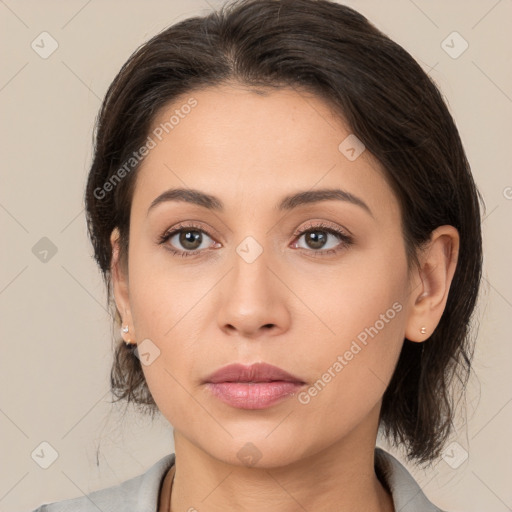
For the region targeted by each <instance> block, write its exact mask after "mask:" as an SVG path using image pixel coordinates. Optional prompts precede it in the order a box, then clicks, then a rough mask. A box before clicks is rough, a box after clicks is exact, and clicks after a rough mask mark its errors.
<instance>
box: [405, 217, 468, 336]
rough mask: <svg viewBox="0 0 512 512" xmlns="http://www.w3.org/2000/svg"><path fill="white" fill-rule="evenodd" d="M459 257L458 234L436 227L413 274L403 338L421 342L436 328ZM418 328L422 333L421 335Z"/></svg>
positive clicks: (422, 251) (451, 229) (454, 229)
mask: <svg viewBox="0 0 512 512" xmlns="http://www.w3.org/2000/svg"><path fill="white" fill-rule="evenodd" d="M458 255H459V232H458V231H457V229H456V228H455V227H453V226H448V225H446V226H440V227H438V228H437V229H435V230H434V231H432V234H431V236H430V240H429V242H428V244H427V245H426V246H425V247H424V248H423V249H422V250H421V254H420V255H419V258H418V259H419V262H420V268H419V269H418V270H417V271H416V272H415V273H414V277H413V282H415V283H416V284H413V287H412V292H411V296H410V303H409V311H410V313H409V317H408V319H407V324H406V329H405V337H406V338H407V339H408V340H410V341H415V342H423V341H425V340H426V339H427V338H429V337H430V336H431V334H432V333H433V332H434V329H435V328H436V327H437V325H438V324H439V321H440V320H441V316H442V314H443V311H444V308H445V306H446V301H447V299H448V292H449V291H450V285H451V282H452V279H453V275H454V274H455V268H456V266H457V260H458ZM422 327H424V328H425V332H424V333H422V332H421V330H422Z"/></svg>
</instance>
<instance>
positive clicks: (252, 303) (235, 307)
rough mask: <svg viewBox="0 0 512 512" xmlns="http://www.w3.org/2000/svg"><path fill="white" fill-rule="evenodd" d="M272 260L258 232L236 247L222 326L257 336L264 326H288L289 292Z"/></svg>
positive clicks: (220, 316)
mask: <svg viewBox="0 0 512 512" xmlns="http://www.w3.org/2000/svg"><path fill="white" fill-rule="evenodd" d="M262 236H263V235H260V236H258V238H261V237H262ZM262 242H263V240H262ZM272 261H273V258H272V255H271V254H270V252H269V251H267V250H266V249H265V247H264V245H263V243H260V241H259V240H257V239H256V237H255V236H246V237H245V238H244V239H242V241H241V242H240V243H239V244H238V245H237V246H236V247H235V250H234V251H233V255H232V259H231V262H230V263H231V266H232V270H231V272H230V273H229V275H228V276H226V277H227V279H226V280H225V284H224V289H223V293H222V299H221V303H220V305H219V311H218V321H219V327H220V328H222V329H225V330H226V329H227V330H229V331H230V332H231V331H233V330H236V331H239V332H240V333H242V334H244V335H245V336H255V335H257V334H258V332H259V331H260V330H263V328H265V329H268V328H269V327H270V326H272V328H273V329H274V330H275V331H279V330H281V329H283V328H285V327H286V324H287V322H288V311H287V307H286V304H285V296H284V294H283V290H281V289H280V288H282V285H280V283H279V280H278V279H277V278H276V276H275V275H274V271H273V270H272V269H271V267H272V266H273V264H272Z"/></svg>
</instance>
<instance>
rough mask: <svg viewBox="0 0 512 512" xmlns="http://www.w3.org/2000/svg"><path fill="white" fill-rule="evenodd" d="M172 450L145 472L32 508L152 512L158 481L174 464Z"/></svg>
mask: <svg viewBox="0 0 512 512" xmlns="http://www.w3.org/2000/svg"><path fill="white" fill-rule="evenodd" d="M174 458H175V456H174V453H171V454H168V455H166V456H165V457H163V458H161V459H160V460H159V461H157V462H155V464H153V465H152V466H151V467H150V468H149V469H148V470H147V471H146V472H145V473H143V474H141V475H138V476H136V477H133V478H130V479H129V480H126V481H124V482H122V483H120V484H118V485H114V486H112V487H107V488H105V489H100V490H98V491H93V492H91V493H89V494H87V495H84V496H80V497H78V498H71V499H67V500H63V501H56V502H54V503H47V504H44V505H41V506H40V507H39V508H37V509H36V510H34V511H33V512H98V510H101V511H102V512H118V511H119V510H129V511H130V512H153V511H155V510H156V507H157V503H158V497H159V494H160V485H161V483H162V479H163V478H164V477H165V473H166V472H167V470H168V469H169V468H170V467H171V466H172V465H173V464H174Z"/></svg>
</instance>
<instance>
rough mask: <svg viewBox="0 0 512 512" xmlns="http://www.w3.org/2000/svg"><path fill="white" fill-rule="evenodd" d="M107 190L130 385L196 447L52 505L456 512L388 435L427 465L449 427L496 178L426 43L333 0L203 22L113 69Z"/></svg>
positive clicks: (121, 357)
mask: <svg viewBox="0 0 512 512" xmlns="http://www.w3.org/2000/svg"><path fill="white" fill-rule="evenodd" d="M86 209H87V218H88V227H89V232H90V236H91V240H92V243H93V246H94V250H95V256H96V260H97V262H98V264H99V266H100V268H101V271H102V272H103V275H104V277H105V280H106V283H107V286H108V289H109V293H111V296H112V298H113V299H114V301H115V311H116V322H118V323H119V327H120V329H121V336H122V339H120V340H119V343H118V347H117V349H116V353H115V361H114V366H113V370H112V388H113V392H114V394H115V396H116V398H117V399H124V400H127V401H129V402H133V403H134V404H138V405H139V406H140V407H141V408H142V409H144V410H147V411H150V412H152V413H155V412H156V411H160V412H161V413H162V414H163V415H164V416H165V418H166V419H167V420H168V421H169V422H170V424H172V426H173V428H174V443H175V453H173V454H168V455H166V456H165V457H163V458H162V459H161V460H159V461H158V462H157V463H155V464H154V465H153V466H152V467H151V468H150V469H149V470H148V471H147V472H146V473H144V474H142V475H139V476H137V477H135V478H133V479H131V480H128V481H126V482H124V483H123V484H121V485H119V486H115V487H110V488H108V489H103V490H100V491H96V492H94V493H91V494H90V495H88V496H85V497H81V498H76V499H73V500H66V501H62V502H58V503H54V504H50V505H43V506H42V507H40V508H39V509H38V510H40V511H43V510H45V511H48V512H58V511H64V510H73V511H86V510H97V509H100V510H102V511H108V510H112V511H114V510H131V511H138V510H140V511H142V510H155V511H159V512H163V511H166V512H167V511H172V512H181V511H195V510H198V511H217V510H223V511H230V510H245V511H253V510H254V511H255V510H268V511H280V512H283V511H285V512H286V511H296V510H332V509H333V507H334V509H335V510H350V511H362V510H372V511H378V512H391V511H401V512H407V511H415V512H418V511H434V510H439V509H438V508H437V507H436V506H435V505H434V504H432V503H431V502H430V501H429V500H428V498H427V497H426V496H425V495H424V493H423V492H422V490H421V489H420V487H419V486H418V484H417V483H416V482H415V481H414V479H413V478H412V476H411V475H410V474H409V473H408V472H407V471H406V470H405V468H404V467H403V466H402V465H401V464H400V463H399V462H398V460H396V459H395V458H394V457H393V456H391V455H390V454H389V453H387V452H385V451H384V450H382V449H380V448H376V446H375V443H376V436H377V432H378V430H379V428H380V429H381V430H382V432H383V433H384V434H385V435H386V436H387V437H388V438H389V439H390V440H391V441H392V442H394V443H395V445H397V446H398V447H401V448H403V449H404V450H405V452H406V454H407V456H408V457H409V459H410V460H415V461H417V462H418V463H419V464H424V463H429V462H431V461H433V460H434V459H435V458H436V457H438V456H439V454H440V452H441V449H442V448H443V446H444V443H445V441H446V439H447V437H448V435H449V433H450V428H451V421H452V418H453V414H454V411H453V409H452V405H451V403H452V402H451V390H450V386H449V384H450V382H451V381H452V379H453V377H454V376H457V377H458V378H459V379H460V380H462V382H465V380H466V378H467V376H468V373H469V370H470V359H471V352H472V346H471V341H470V337H469V334H470V333H469V327H468V326H469V323H470V319H471V316H472V313H473V310H474V306H475V302H476V299H477V295H478V289H479V283H480V276H481V265H482V254H481V251H482V249H481V232H480V212H479V194H478V191H477V190H476V187H475V184H474V182H473V178H472V176H471V172H470V168H469V164H468V162H467V160H466V157H465V153H464V150H463V147H462V144H461V141H460V138H459V135H458V132H457V129H456V127H455V125H454V122H453V120H452V117H451V116H450V114H449V112H448V110H447V107H446V105H445V104H444V102H443V100H442V97H441V95H440V93H439V91H438V90H437V88H436V86H435V85H434V84H433V83H432V82H431V80H430V79H429V77H428V76H427V75H426V74H425V73H424V72H423V71H422V69H421V68H420V66H419V65H418V64H417V63H416V62H415V61H414V59H413V58H412V57H411V56H410V55H409V54H408V53H407V52H405V50H403V49H402V48H401V47H400V46H399V45H397V44H396V43H394V42H392V41H391V40H390V39H389V38H388V37H387V36H385V35H384V34H382V33H381V32H379V31H378V30H377V29H376V28H375V27H373V25H371V24H370V23H369V22H368V21H367V20H366V19H365V18H364V17H363V16H361V15H360V14H358V13H357V12H355V11H354V10H352V9H350V8H348V7H345V6H342V5H339V4H336V3H333V2H329V1H327V0H316V1H315V0H295V1H293V2H292V1H285V0H281V1H275V0H247V1H238V2H234V3H232V4H230V5H227V6H225V7H224V8H223V9H221V10H220V11H219V12H214V13H212V14H210V15H208V16H205V17H196V18H191V19H187V20H184V21H182V22H180V23H178V24H176V25H174V26H172V27H170V28H168V29H167V30H165V31H164V32H162V33H160V34H158V35H157V36H155V37H154V38H153V39H151V40H150V41H149V42H147V43H146V44H144V45H143V46H142V47H141V48H139V49H138V50H137V51H136V52H135V53H134V55H132V56H131V57H130V59H129V60H128V62H127V63H126V64H125V65H124V66H123V68H122V69H121V71H120V73H119V74H118V76H117V77H116V79H115V80H114V82H113V83H112V85H111V87H110V88H109V90H108V92H107V95H106V98H105V100H104V102H103V106H102V108H101V111H100V115H99V119H98V125H97V132H96V147H95V154H94V160H93V163H92V167H91V170H90V173H89V178H88V184H87V191H86Z"/></svg>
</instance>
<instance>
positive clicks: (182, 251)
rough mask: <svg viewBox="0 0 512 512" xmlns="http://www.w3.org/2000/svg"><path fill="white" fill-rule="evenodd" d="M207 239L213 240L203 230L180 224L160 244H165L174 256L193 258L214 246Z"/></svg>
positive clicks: (162, 237)
mask: <svg viewBox="0 0 512 512" xmlns="http://www.w3.org/2000/svg"><path fill="white" fill-rule="evenodd" d="M206 239H210V240H212V238H211V237H210V236H209V235H208V233H206V231H205V230H204V229H203V228H201V227H199V226H196V225H192V224H188V225H184V224H180V225H179V226H176V227H175V228H174V229H172V230H170V231H166V232H165V233H164V234H163V235H162V236H161V237H160V239H159V243H160V244H165V245H166V248H167V249H169V250H170V251H171V252H172V253H173V254H176V255H180V256H193V255H195V254H198V253H199V252H200V251H202V250H203V249H207V248H208V247H211V246H212V245H213V244H212V242H210V243H207V240H206ZM212 241H213V240H212ZM214 243H217V242H214ZM180 247H181V248H180Z"/></svg>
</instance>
